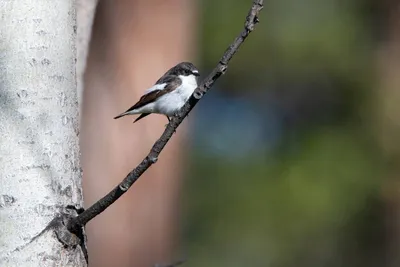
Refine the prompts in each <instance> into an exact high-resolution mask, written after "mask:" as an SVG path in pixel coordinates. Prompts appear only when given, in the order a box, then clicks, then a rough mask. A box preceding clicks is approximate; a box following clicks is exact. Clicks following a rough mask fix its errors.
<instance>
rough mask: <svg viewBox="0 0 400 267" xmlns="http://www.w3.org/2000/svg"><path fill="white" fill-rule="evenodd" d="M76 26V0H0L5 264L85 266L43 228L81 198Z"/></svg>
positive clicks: (0, 211)
mask: <svg viewBox="0 0 400 267" xmlns="http://www.w3.org/2000/svg"><path fill="white" fill-rule="evenodd" d="M75 31H76V22H75V8H74V1H72V0H63V1H47V0H46V1H45V0H35V1H32V0H6V1H4V0H3V1H0V36H1V40H0V102H1V103H0V136H1V138H0V183H1V186H0V229H1V230H0V235H1V236H0V266H24V267H25V266H85V265H86V263H85V259H84V257H83V254H82V253H81V250H80V247H79V246H78V247H77V248H76V249H65V248H64V247H63V246H62V244H61V243H60V242H59V241H58V240H57V238H56V236H55V234H54V233H53V232H52V231H46V232H44V233H43V234H39V233H40V232H41V231H42V230H44V229H45V227H46V226H47V224H48V223H49V222H50V221H51V220H52V219H53V218H54V217H55V216H56V214H57V213H59V212H60V211H61V210H62V209H63V207H65V206H66V205H71V204H72V205H81V203H82V196H81V184H80V178H81V171H80V167H79V147H78V132H79V130H78V102H77V90H76V77H75V61H76V55H75V54H76V51H75V39H76V38H75V36H76V33H75ZM35 237H37V238H35Z"/></svg>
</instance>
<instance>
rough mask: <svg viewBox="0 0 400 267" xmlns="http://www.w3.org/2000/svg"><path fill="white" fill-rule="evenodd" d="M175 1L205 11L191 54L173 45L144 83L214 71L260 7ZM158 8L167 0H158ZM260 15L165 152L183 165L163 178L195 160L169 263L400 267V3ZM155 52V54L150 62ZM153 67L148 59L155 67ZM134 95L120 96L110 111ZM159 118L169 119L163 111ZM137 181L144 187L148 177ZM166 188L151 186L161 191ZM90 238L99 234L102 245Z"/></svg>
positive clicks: (296, 4) (182, 190)
mask: <svg viewBox="0 0 400 267" xmlns="http://www.w3.org/2000/svg"><path fill="white" fill-rule="evenodd" d="M121 2H124V1H121ZM125 2H126V1H125ZM138 2H143V1H138ZM169 2H174V3H175V4H176V5H175V6H174V8H175V9H174V10H175V11H176V12H177V13H179V12H183V13H185V12H186V11H187V10H191V12H192V13H190V14H193V16H190V18H188V17H179V18H176V19H175V20H176V21H175V22H176V23H177V24H178V25H185V24H186V23H188V21H190V27H189V28H188V29H186V30H185V29H183V30H182V29H181V31H182V32H184V33H183V36H184V37H182V36H181V37H180V38H181V39H179V41H177V42H181V43H182V42H183V43H184V45H182V46H184V47H187V49H186V50H185V51H187V52H182V53H181V54H180V52H179V51H178V52H177V53H176V56H175V57H174V58H173V59H168V60H166V59H165V57H168V56H167V55H168V53H167V52H166V51H164V52H162V53H164V55H165V56H164V58H163V60H164V61H163V63H160V65H161V66H158V67H157V68H156V72H155V71H153V72H155V73H154V74H151V75H153V76H151V77H150V78H151V79H150V78H149V79H148V81H146V82H143V86H144V85H149V84H151V82H154V81H155V79H157V77H159V76H160V75H161V74H162V73H163V72H164V71H165V70H166V69H168V68H169V66H172V65H173V64H176V63H177V62H179V61H182V60H187V58H188V57H185V56H187V55H191V56H189V58H190V59H191V60H192V61H193V62H194V63H195V64H196V65H197V66H198V67H199V69H200V70H201V73H202V74H203V76H202V78H204V77H205V75H207V74H208V73H209V72H210V71H211V70H212V68H213V67H214V66H215V65H216V63H217V62H218V60H219V58H220V57H221V55H222V53H223V51H225V49H226V48H227V47H228V46H229V44H230V43H231V42H232V41H233V39H234V37H235V36H236V35H237V34H238V33H239V32H240V31H241V30H242V27H243V22H244V18H245V16H246V15H247V12H248V10H249V7H250V5H251V1H250V0H235V1H232V0H199V1H187V3H188V2H190V3H191V4H190V6H188V5H184V6H183V7H182V5H180V4H179V2H180V1H179V0H178V1H169ZM181 2H182V1H181ZM143 3H144V2H143ZM147 3H149V4H148V5H149V6H150V7H151V6H158V4H157V3H158V1H148V2H147ZM103 9H104V10H106V9H105V8H103ZM104 10H103V11H102V12H103V13H101V14H103V15H104V14H105V13H104V12H105V11H104ZM110 10H111V9H110ZM137 10H139V11H136V12H139V13H138V14H143V16H150V17H153V18H154V19H156V20H157V17H156V16H154V14H153V13H151V12H159V13H162V14H168V12H167V11H165V10H163V9H160V10H158V9H157V10H156V11H154V10H153V9H151V8H149V9H143V10H141V9H140V6H139V7H138V9H137ZM97 12H99V11H97ZM140 12H142V13H140ZM146 12H147V13H146ZM135 14H136V13H135ZM185 14H186V13H185ZM126 16H128V15H126ZM104 17H107V16H106V15H104ZM139 17H140V15H139ZM148 19H150V18H148ZM180 19H181V20H180ZM171 20H172V18H171ZM260 20H261V23H260V24H259V25H258V26H257V27H256V30H255V31H254V32H253V33H252V34H251V35H250V37H249V38H248V39H247V40H246V42H245V43H244V44H243V46H242V47H241V49H240V51H239V52H238V53H237V54H236V55H235V57H234V58H233V59H232V61H231V63H230V65H229V69H228V72H227V73H226V75H224V76H222V77H221V78H220V79H219V80H218V81H217V83H216V85H215V86H214V87H213V88H212V90H211V91H210V92H209V93H208V94H207V95H206V96H205V97H204V98H203V99H202V101H201V102H199V104H198V105H197V106H196V108H195V109H194V110H193V112H192V113H191V115H190V116H189V117H188V119H187V120H186V122H185V124H184V128H185V127H186V129H187V130H185V129H184V128H183V129H181V128H179V129H178V134H177V135H176V136H174V137H173V139H175V141H176V140H184V141H179V142H180V143H179V145H174V146H176V148H174V149H175V150H169V152H165V154H163V153H164V152H163V153H162V154H161V156H160V160H163V158H164V157H168V156H166V155H169V157H174V158H175V160H176V157H179V158H181V159H184V161H183V163H182V161H179V160H176V161H175V162H174V163H170V164H169V165H168V164H167V165H165V164H164V167H163V168H164V169H163V170H162V171H161V174H160V173H158V175H160V176H163V175H162V174H163V171H164V172H165V173H166V172H169V169H168V168H173V169H174V170H175V169H177V168H182V170H180V171H174V172H175V174H176V173H179V175H180V176H181V177H182V178H183V179H178V183H176V184H174V188H179V190H175V189H174V190H172V191H171V192H172V193H171V194H173V195H174V197H172V198H173V199H174V201H176V202H174V201H172V202H171V203H177V202H178V203H180V204H179V205H174V204H171V205H172V208H171V207H170V209H171V210H174V212H176V209H177V208H176V207H178V206H179V210H178V211H179V214H178V215H177V216H175V215H174V216H173V219H171V221H168V222H173V221H174V220H176V223H175V222H173V223H172V224H173V225H178V226H179V227H178V229H177V230H176V232H174V231H175V230H173V231H172V232H173V233H176V236H179V238H178V240H179V242H177V243H178V244H179V245H176V248H177V249H175V252H174V253H172V254H173V255H174V256H173V257H172V256H171V257H170V258H175V259H176V258H178V259H179V258H186V259H188V262H187V263H184V266H192V267H195V266H208V267H211V266H229V267H235V266H274V267H281V266H282V267H289V266H304V267H306V266H307V267H309V266H313V267H318V266H324V267H327V266H328V267H329V266H332V267H333V266H345V267H346V266H349V267H350V266H352V267H353V266H400V194H399V189H400V184H399V179H398V174H399V171H400V170H399V169H400V165H399V164H400V158H399V156H400V154H399V152H400V104H399V100H400V91H399V90H398V89H399V88H400V87H399V86H400V76H398V75H399V70H400V3H399V2H398V1H396V0H384V1H376V0H304V1H297V0H270V1H265V8H264V10H263V11H262V13H261V16H260ZM144 21H146V19H145V20H144ZM139 23H140V22H139ZM159 23H160V24H159V25H162V23H163V22H162V21H161V22H159ZM94 25H95V26H94V27H95V29H96V21H95V24H94ZM101 25H102V27H103V28H104V29H108V28H110V27H111V26H104V25H103V24H101ZM124 25H125V24H123V25H122V27H128V26H124ZM132 25H133V24H132ZM140 25H141V27H146V25H145V23H142V24H140ZM159 25H157V24H156V23H155V24H154V25H153V30H155V29H156V28H157V27H160V26H159ZM114 27H120V25H118V26H114ZM132 27H133V26H132ZM139 28H140V27H139ZM135 29H136V28H135ZM170 29H175V28H173V27H170ZM141 30H142V32H143V31H145V29H141ZM147 30H150V31H151V28H150V29H147ZM164 34H165V36H170V37H171V35H170V34H169V33H168V32H164ZM121 36H125V35H124V34H123V33H121ZM188 36H191V37H188ZM110 38H111V39H113V37H112V36H111V37H110ZM124 38H125V37H124ZM132 38H133V37H132ZM152 38H153V39H154V40H156V39H155V38H156V37H155V33H154V36H153V37H151V38H150V37H149V40H153V39H152ZM171 38H172V37H171ZM185 38H186V39H185ZM128 39H129V38H128V37H126V39H124V40H123V42H124V44H125V45H127V43H129V42H128V41H127V40H128ZM188 39H190V40H191V41H187V42H186V41H182V40H188ZM99 40H100V39H99ZM115 40H117V38H116V39H115ZM133 40H134V38H133ZM140 40H141V41H140V42H143V43H144V46H147V45H149V44H151V45H153V46H154V45H156V44H155V42H152V41H147V43H146V41H145V40H144V39H140ZM92 45H93V44H92ZM129 45H131V43H129ZM161 46H162V44H161ZM121 47H122V46H118V47H117V48H114V49H116V51H117V50H118V49H120V50H121V49H123V48H121ZM92 49H93V48H92ZM149 49H150V48H149ZM154 49H156V48H154ZM157 49H158V50H159V48H157ZM105 51H107V53H111V52H109V50H108V49H106V50H105ZM98 53H100V52H98ZM146 53H147V54H146ZM146 55H152V52H151V51H143V53H142V54H140V57H142V58H143V57H146ZM104 57H105V58H106V56H104ZM121 60H122V59H121ZM123 60H125V59H123ZM151 60H152V61H151V62H158V61H159V60H161V59H160V58H158V59H157V57H156V56H153V57H152V58H151ZM146 62H147V63H146ZM148 62H149V61H147V60H146V61H143V60H141V64H145V65H146V66H148V65H150V67H149V66H148V68H147V69H152V68H151V64H150V63H148ZM89 63H90V56H89ZM93 64H94V63H93ZM99 64H102V63H98V65H99ZM132 64H133V63H132ZM132 64H131V65H130V67H132V66H133V65H132ZM90 66H91V65H90V64H89V69H90ZM92 66H94V65H92ZM112 66H114V65H112ZM138 66H142V65H140V64H139V65H138ZM92 68H94V69H95V67H92ZM132 68H133V67H132ZM133 69H134V68H133ZM139 69H140V68H139ZM131 70H132V69H131ZM135 70H136V69H135ZM92 72H95V71H94V70H93V71H92ZM100 75H101V74H100ZM107 75H110V74H107ZM120 75H122V74H120ZM135 77H136V78H138V76H137V75H136V76H135ZM135 77H133V78H131V79H134V78H135ZM89 80H90V78H89ZM143 86H141V87H140V88H138V89H137V90H138V92H143V90H144V88H142V87H143ZM85 90H86V89H85ZM124 90H128V89H124ZM138 94H139V93H138ZM137 96H138V95H136V96H135V99H136V98H137ZM139 96H140V95H139ZM120 97H121V99H123V97H122V95H121V96H120ZM107 101H109V100H107ZM133 101H134V100H133V98H131V99H130V100H127V101H126V102H123V103H124V104H121V103H122V102H120V103H119V105H116V106H115V107H113V108H111V109H112V112H110V114H107V118H111V115H115V114H118V113H119V112H121V111H123V110H124V109H126V108H127V107H128V106H127V105H128V103H130V104H134V102H133ZM84 105H85V102H84ZM97 115H98V114H96V116H97ZM87 116H89V115H87ZM84 118H85V114H84ZM149 118H150V116H149ZM131 119H132V120H133V118H130V119H129V120H126V121H125V122H124V123H123V124H125V125H127V126H126V127H129V129H131V131H132V133H133V132H135V131H136V134H137V135H139V134H142V136H143V132H142V133H138V131H143V130H139V128H137V127H144V126H143V125H145V124H146V123H149V122H143V124H142V126H140V125H139V124H134V125H133V126H132V124H131V122H130V120H131ZM146 120H147V119H146ZM152 120H154V119H148V121H150V123H151V121H152ZM143 121H144V120H143ZM107 123H108V122H107ZM110 123H111V122H110ZM112 123H114V122H112ZM119 123H120V122H119ZM157 123H158V124H159V125H162V126H163V125H164V124H165V120H164V118H163V119H159V121H157ZM153 124H154V123H153ZM158 124H157V125H158ZM97 125H99V124H97ZM113 125H116V124H113ZM162 126H160V127H159V128H157V129H158V130H159V131H160V132H154V131H155V130H154V131H153V132H152V139H151V140H150V141H149V142H148V143H146V145H145V147H144V148H143V149H142V150H143V151H145V152H147V151H148V149H150V145H151V144H152V143H153V142H154V141H155V139H156V138H157V137H158V136H159V134H161V131H162V129H163V128H162ZM114 127H115V126H114ZM118 127H123V126H118ZM135 129H136V130H135ZM141 129H143V128H141ZM152 129H154V128H152ZM158 130H157V131H158ZM180 130H181V133H179V132H180ZM83 131H85V129H83ZM182 132H183V133H182ZM147 133H149V132H147ZM180 134H182V135H184V136H185V137H183V136H182V135H180ZM126 138H128V137H127V136H126ZM175 141H174V142H175ZM83 144H85V140H83ZM124 146H126V145H124ZM168 146H170V144H168ZM126 147H128V146H126ZM124 149H127V148H124ZM83 150H85V147H83ZM86 150H90V148H86ZM120 151H121V149H120ZM120 151H119V152H118V153H121V152H120ZM177 151H179V153H178V152H177ZM135 153H136V152H135ZM143 155H145V153H144V152H143V153H142V154H140V155H139V156H137V160H135V161H128V162H127V163H126V166H125V169H126V170H129V169H131V168H132V167H134V166H135V165H136V162H139V159H142V158H143ZM96 164H97V163H96ZM158 164H159V163H157V164H156V165H158ZM161 164H162V163H161ZM168 166H169V167H168ZM171 166H174V167H171ZM152 168H153V167H152ZM154 168H157V167H156V166H155V167H154ZM124 172H125V170H124ZM124 172H122V173H124ZM84 173H85V166H84ZM84 175H85V174H84ZM172 176H173V175H172ZM120 177H121V175H119V176H118V177H116V178H115V182H116V181H118V180H120ZM161 178H162V179H163V181H165V179H166V178H165V177H161ZM86 179H90V178H86ZM144 179H145V180H146V179H148V178H144ZM168 179H173V178H170V177H168ZM168 181H171V180H168ZM84 183H85V177H84ZM86 183H88V182H86ZM143 183H144V182H143ZM164 183H167V182H164ZM84 186H85V185H84ZM135 186H136V185H135ZM135 186H134V190H140V189H137V188H139V187H140V183H138V187H135ZM88 187H89V186H87V188H88ZM84 189H85V188H84ZM153 189H154V187H150V189H147V190H148V191H147V192H148V193H149V192H150V195H151V196H153V197H155V198H157V196H158V194H157V193H154V192H153V191H152V190H153ZM104 190H105V191H107V190H106V189H104ZM157 190H158V189H157ZM167 190H168V189H167ZM89 191H90V190H89ZM89 191H88V189H86V193H85V194H86V195H87V194H90V192H89ZM87 192H89V193H87ZM100 195H101V194H99V196H100ZM178 195H179V197H177V196H178ZM85 197H86V196H85ZM86 199H87V198H86ZM94 199H96V197H93V200H94ZM91 201H92V200H91ZM154 201H156V200H154ZM89 202H90V201H89ZM132 203H134V204H132ZM135 203H137V202H130V203H129V205H130V206H129V207H130V209H133V210H135V209H136V208H135V207H132V205H135ZM150 206H151V205H150ZM153 211H154V210H153ZM102 216H103V215H102ZM148 216H150V217H151V215H148ZM150 217H148V218H149V219H148V220H149V221H154V219H150ZM140 218H141V217H140ZM177 218H179V219H177ZM161 221H162V220H161ZM178 221H179V222H178ZM162 222H164V221H162ZM157 229H158V228H157ZM164 231H166V230H165V229H164ZM144 233H146V231H144ZM93 235H95V233H93ZM125 235H126V233H125ZM167 239H168V238H167ZM90 240H91V239H90V229H89V245H90ZM155 242H156V241H155ZM162 242H164V241H162ZM167 243H168V242H167ZM168 244H169V243H168ZM174 244H175V243H174ZM89 252H90V247H89ZM142 252H143V251H142ZM146 253H150V254H151V253H152V252H151V251H147V252H146ZM168 255H170V254H168ZM150 262H151V261H150ZM121 266H122V265H121ZM137 266H138V265H137ZM143 266H147V265H143Z"/></svg>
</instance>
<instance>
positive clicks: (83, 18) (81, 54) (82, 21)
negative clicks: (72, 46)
mask: <svg viewBox="0 0 400 267" xmlns="http://www.w3.org/2000/svg"><path fill="white" fill-rule="evenodd" d="M76 5H77V7H76V13H77V14H76V22H77V25H78V31H77V58H78V60H77V62H76V76H77V81H78V83H77V84H78V99H79V103H82V101H81V99H82V95H83V74H84V72H85V68H86V58H87V55H88V48H89V41H90V37H91V34H92V25H93V19H94V13H95V9H96V5H97V0H77V2H76Z"/></svg>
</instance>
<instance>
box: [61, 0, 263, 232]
mask: <svg viewBox="0 0 400 267" xmlns="http://www.w3.org/2000/svg"><path fill="white" fill-rule="evenodd" d="M263 3H264V1H263V0H255V1H254V2H253V4H252V6H251V9H250V11H249V13H248V15H247V17H246V21H245V24H244V29H243V30H242V32H241V33H240V34H239V35H238V36H237V37H236V38H235V40H234V41H233V42H232V44H231V45H230V46H229V47H228V48H227V49H226V51H225V53H224V55H223V56H222V58H221V59H220V61H219V62H218V64H217V66H216V67H215V68H214V70H213V71H212V72H211V73H210V74H209V75H208V76H207V77H206V78H205V79H204V80H203V82H202V83H201V84H200V86H199V87H198V88H196V90H195V91H194V93H193V95H192V96H191V97H190V99H189V101H188V102H187V103H186V104H185V105H184V106H183V108H182V109H181V111H180V112H179V114H178V116H176V117H173V118H172V120H171V121H170V123H169V124H168V126H167V128H166V129H165V131H164V133H163V134H162V135H161V137H160V138H159V139H158V140H157V141H156V142H155V144H154V145H153V147H152V148H151V150H150V152H149V154H148V155H147V156H146V158H144V159H143V161H142V162H141V163H140V164H139V165H138V166H137V167H136V168H135V169H133V170H132V171H131V172H130V173H129V174H128V175H127V176H126V177H125V179H124V180H123V181H122V182H121V183H120V184H119V185H118V186H117V187H115V188H114V189H113V190H112V191H111V192H110V193H108V194H107V195H106V196H104V197H103V198H102V199H100V200H99V201H97V202H96V203H94V204H93V205H92V206H90V207H89V208H88V209H87V210H85V211H84V212H82V213H81V214H79V215H78V216H77V217H75V218H73V219H71V220H70V221H69V222H68V224H67V227H68V229H69V230H70V231H71V232H74V233H76V232H79V229H80V228H81V227H83V226H85V225H86V223H88V222H89V221H90V220H91V219H93V218H94V217H95V216H97V215H99V214H100V213H101V212H103V211H104V210H105V209H106V208H108V207H109V206H110V205H111V204H112V203H114V202H115V201H116V200H117V199H118V198H120V197H121V196H122V195H123V194H125V192H126V191H128V189H129V188H130V187H131V186H132V185H133V183H135V182H136V181H137V180H138V179H139V177H140V176H141V175H142V174H143V173H144V172H145V171H146V170H147V169H148V168H149V167H150V166H151V165H153V164H154V163H156V162H157V159H158V156H159V154H160V153H161V151H162V150H163V149H164V147H165V145H166V144H167V143H168V141H169V139H171V137H172V135H173V133H174V132H175V131H176V128H178V126H179V125H180V124H181V123H182V121H183V120H184V119H185V117H186V116H187V115H188V114H189V112H190V111H191V110H192V109H193V107H194V106H195V105H196V104H197V102H198V101H199V100H200V99H201V98H202V97H203V95H204V94H206V93H207V91H208V90H209V89H210V88H211V87H212V86H213V84H214V82H215V81H216V80H217V79H218V78H219V77H220V76H221V75H222V74H224V73H225V72H226V70H227V68H228V63H229V61H230V60H231V58H232V57H233V55H234V54H235V53H236V52H237V51H238V49H239V47H240V45H241V44H242V43H243V42H244V40H245V39H246V38H247V36H248V35H249V34H250V32H252V31H253V30H254V27H255V25H256V24H257V23H258V14H259V12H260V11H261V9H262V8H263Z"/></svg>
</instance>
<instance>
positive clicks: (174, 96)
mask: <svg viewBox="0 0 400 267" xmlns="http://www.w3.org/2000/svg"><path fill="white" fill-rule="evenodd" d="M179 78H180V79H181V80H182V84H181V85H180V86H179V87H178V88H176V89H175V90H174V91H172V92H170V93H167V94H165V95H163V96H162V97H160V99H158V100H157V103H156V104H155V111H156V112H157V113H162V114H166V115H168V116H173V115H174V113H176V112H177V111H178V110H179V109H181V108H182V107H183V105H184V104H185V103H186V101H187V100H188V99H189V97H190V96H191V95H192V94H193V92H194V90H195V89H196V87H197V80H196V77H195V76H194V75H189V76H182V75H180V76H179Z"/></svg>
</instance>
